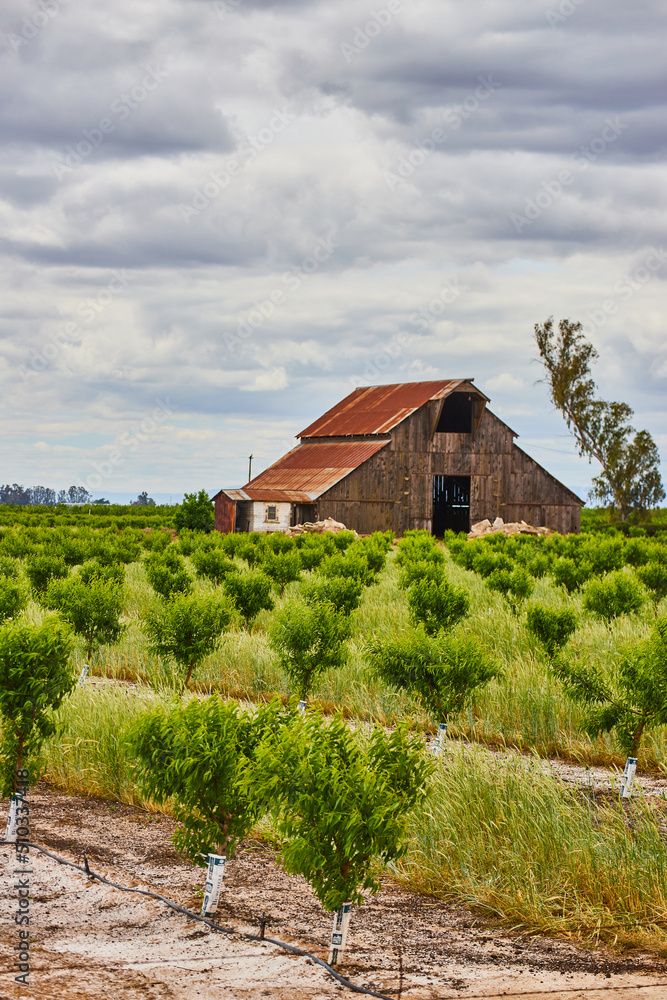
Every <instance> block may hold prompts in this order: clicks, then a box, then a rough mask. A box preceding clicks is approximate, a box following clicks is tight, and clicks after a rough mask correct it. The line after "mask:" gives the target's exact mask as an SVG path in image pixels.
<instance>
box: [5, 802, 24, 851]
mask: <svg viewBox="0 0 667 1000" xmlns="http://www.w3.org/2000/svg"><path fill="white" fill-rule="evenodd" d="M22 802H23V796H22V795H12V797H11V798H10V800H9V816H8V817H7V827H6V829H5V843H6V844H15V843H16V837H17V835H18V833H17V831H18V828H19V814H18V809H19V806H20V805H21V803H22Z"/></svg>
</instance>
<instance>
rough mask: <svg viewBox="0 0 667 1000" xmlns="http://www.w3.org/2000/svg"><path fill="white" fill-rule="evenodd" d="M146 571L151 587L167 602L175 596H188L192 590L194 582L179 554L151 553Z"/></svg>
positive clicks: (146, 563)
mask: <svg viewBox="0 0 667 1000" xmlns="http://www.w3.org/2000/svg"><path fill="white" fill-rule="evenodd" d="M145 569H146V576H147V577H148V582H149V583H150V585H151V587H152V588H153V590H154V591H155V593H156V594H159V595H160V597H164V598H165V600H167V599H168V598H169V597H171V596H172V595H173V594H187V593H189V591H190V590H191V589H192V580H191V579H190V575H189V573H188V571H187V570H186V568H185V563H184V562H183V558H182V556H180V555H179V554H178V552H173V551H169V552H159V551H158V552H151V554H150V555H149V556H148V558H147V559H146V562H145Z"/></svg>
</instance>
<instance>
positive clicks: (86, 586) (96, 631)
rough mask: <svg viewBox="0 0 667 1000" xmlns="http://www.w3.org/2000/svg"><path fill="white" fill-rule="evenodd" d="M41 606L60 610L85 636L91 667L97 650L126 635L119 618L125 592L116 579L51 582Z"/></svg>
mask: <svg viewBox="0 0 667 1000" xmlns="http://www.w3.org/2000/svg"><path fill="white" fill-rule="evenodd" d="M42 603H43V604H45V605H46V607H47V608H53V610H54V611H59V612H60V614H61V616H62V617H63V618H64V619H65V621H68V622H69V623H70V625H71V626H72V627H73V629H74V631H75V632H76V634H77V635H80V636H81V637H82V639H83V640H84V643H85V647H86V663H87V664H88V665H89V664H90V658H91V656H92V655H93V650H94V649H97V648H98V647H99V646H106V645H110V644H112V643H116V642H118V640H119V639H120V637H121V635H122V634H123V631H124V628H123V626H122V625H121V623H120V616H121V615H122V613H123V610H124V607H125V589H124V587H122V586H121V585H119V584H118V583H116V582H115V581H113V580H108V579H104V578H103V577H100V576H92V577H90V578H89V579H88V580H87V581H84V580H82V579H80V578H79V577H76V576H70V577H68V578H67V579H66V580H51V582H50V584H49V585H48V587H47V588H46V594H45V595H44V599H43V602H42Z"/></svg>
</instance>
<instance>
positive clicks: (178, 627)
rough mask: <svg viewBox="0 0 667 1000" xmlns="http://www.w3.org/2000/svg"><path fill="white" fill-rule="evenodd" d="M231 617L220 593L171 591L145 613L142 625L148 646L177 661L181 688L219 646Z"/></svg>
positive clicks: (226, 603) (165, 657)
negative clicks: (172, 593)
mask: <svg viewBox="0 0 667 1000" xmlns="http://www.w3.org/2000/svg"><path fill="white" fill-rule="evenodd" d="M232 619H233V610H232V607H231V605H230V603H229V601H228V600H227V599H226V598H225V597H223V596H222V595H220V594H219V593H208V594H174V595H173V596H172V597H170V598H169V600H167V601H165V602H164V603H163V604H161V605H160V606H159V607H157V608H153V609H152V610H149V611H148V612H147V613H146V616H145V618H144V620H143V629H144V632H145V634H146V635H147V637H148V642H149V645H150V647H151V649H153V651H154V652H155V653H157V654H158V656H161V657H163V658H164V659H167V660H173V661H174V662H175V663H176V667H177V669H178V672H179V675H180V677H181V682H182V688H183V689H184V688H186V687H187V686H188V684H189V682H190V678H191V677H192V673H193V671H194V670H195V668H196V667H198V666H199V665H200V664H201V663H203V661H204V660H205V659H206V657H207V656H210V655H211V653H214V652H215V650H216V649H217V648H218V646H219V645H220V642H221V641H222V634H223V632H224V631H225V629H227V628H229V626H230V624H231V622H232Z"/></svg>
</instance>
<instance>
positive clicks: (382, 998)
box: [21, 840, 391, 1000]
mask: <svg viewBox="0 0 667 1000" xmlns="http://www.w3.org/2000/svg"><path fill="white" fill-rule="evenodd" d="M21 843H22V844H25V845H26V846H27V847H31V848H34V849H35V850H36V851H41V853H42V854H46V856H47V857H49V858H53V860H54V861H57V862H58V864H61V865H68V866H69V867H70V868H76V870H77V871H80V872H82V873H83V874H84V875H87V876H88V877H89V878H93V879H97V881H98V882H103V883H104V884H105V885H110V886H111V887H112V888H113V889H120V890H121V892H135V893H137V894H138V895H140V896H150V897H151V898H152V899H159V900H160V901H161V902H162V903H166V905H167V906H170V907H171V909H172V910H176V912H177V913H183V914H185V916H186V917H188V918H189V919H190V920H198V921H199V922H200V923H202V924H206V925H207V926H208V927H210V928H211V929H212V930H214V931H218V932H219V933H221V934H225V935H227V936H228V937H232V936H233V937H241V938H246V939H247V940H248V941H266V942H268V944H274V945H276V947H277V948H282V949H283V950H284V951H289V952H291V954H292V955H299V956H301V957H302V958H309V959H310V960H311V962H314V963H315V964H316V965H320V966H321V967H322V968H323V969H326V971H327V972H328V973H329V974H330V975H331V976H333V977H334V979H336V980H337V981H338V982H339V983H340V984H341V985H342V986H347V988H348V989H349V990H352V992H353V993H363V994H365V995H366V996H369V997H378V998H379V1000H391V998H390V997H388V996H386V995H385V994H384V993H375V992H374V991H373V990H367V989H365V988H364V987H363V986H356V985H355V984H354V983H352V982H350V980H349V979H346V978H345V976H341V974H340V972H336V970H335V969H334V968H332V967H331V966H330V965H328V964H327V962H325V961H323V960H322V959H321V958H318V957H317V955H311V953H310V952H309V951H303V949H302V948H296V947H295V946H294V945H291V944H286V943H285V942H284V941H278V939H277V938H270V937H266V936H265V935H264V934H263V933H262V934H246V933H244V932H243V931H235V930H234V929H233V928H232V927H223V926H222V925H221V924H216V923H214V922H213V921H212V920H209V919H208V917H202V916H201V914H199V913H193V912H192V910H186V909H185V907H183V906H179V905H178V903H174V902H173V900H171V899H167V897H166V896H161V895H160V894H159V892H150V891H149V890H148V889H132V888H130V887H129V886H126V885H118V883H116V882H112V881H111V880H110V879H108V878H105V877H104V875H98V874H97V872H94V871H91V869H90V867H89V865H88V858H87V857H86V853H85V851H84V852H83V860H84V865H83V867H82V866H81V865H76V864H74V862H73V861H67V859H66V858H59V857H58V855H57V854H53V853H52V852H51V851H47V849H46V848H45V847H42V846H41V845H40V844H31V843H28V841H26V840H22V841H21ZM262 922H263V923H264V921H262ZM263 929H264V928H263V927H262V931H263Z"/></svg>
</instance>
